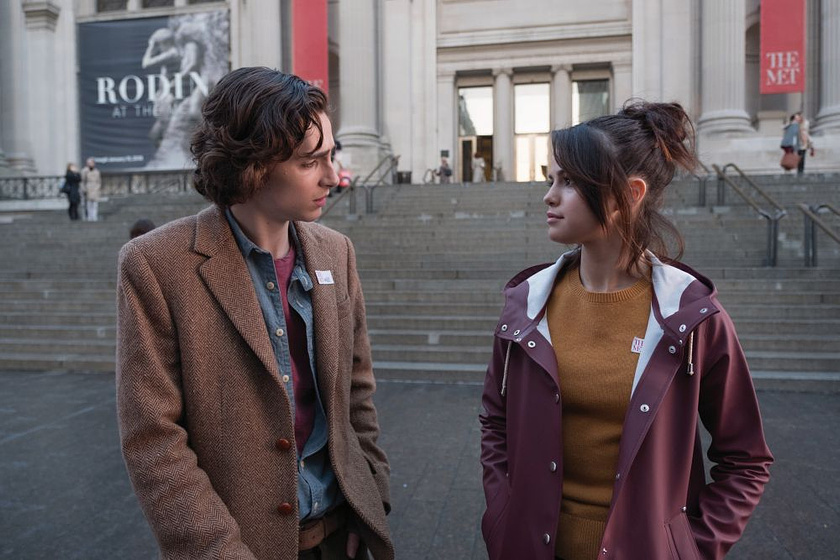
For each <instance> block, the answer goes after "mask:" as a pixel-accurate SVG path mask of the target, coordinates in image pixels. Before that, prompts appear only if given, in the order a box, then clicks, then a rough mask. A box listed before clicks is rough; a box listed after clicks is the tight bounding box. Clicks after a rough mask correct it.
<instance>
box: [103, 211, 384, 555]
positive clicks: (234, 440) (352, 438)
mask: <svg viewBox="0 0 840 560" xmlns="http://www.w3.org/2000/svg"><path fill="white" fill-rule="evenodd" d="M295 227H296V228H297V232H298V237H299V239H300V244H301V249H302V251H303V255H304V258H305V260H306V265H307V271H308V272H309V274H310V276H311V277H312V279H313V280H315V286H314V288H313V289H312V292H310V293H311V295H312V306H313V310H314V316H315V338H316V342H315V346H316V363H317V377H318V384H319V387H320V390H321V394H322V397H323V399H324V406H325V408H326V413H327V421H328V431H329V455H330V460H331V463H332V466H333V469H334V470H335V473H336V477H337V479H338V483H339V486H340V487H341V490H342V492H343V493H344V496H345V497H346V499H347V502H348V503H349V504H350V505H351V506H352V508H353V510H354V511H355V512H356V513H357V515H358V517H359V518H360V519H361V520H362V521H363V522H364V524H365V525H366V526H365V527H362V528H361V530H362V539H363V540H364V542H365V543H366V544H367V546H368V547H369V549H370V551H371V553H372V554H373V556H374V558H376V559H377V560H378V559H392V558H393V557H394V549H393V544H392V542H391V539H390V536H389V531H388V524H387V521H386V519H385V515H386V513H387V510H389V509H390V505H389V500H390V498H389V490H388V477H389V468H388V462H387V458H386V457H385V454H384V453H383V452H382V450H381V449H380V448H379V447H378V446H377V444H376V439H377V436H378V435H379V425H378V423H377V419H376V410H375V408H374V406H373V401H372V396H373V393H374V390H375V382H374V377H373V369H372V365H371V357H370V344H369V342H368V337H367V329H366V323H365V306H364V300H363V297H362V290H361V287H360V285H359V279H358V276H357V273H356V260H355V253H354V250H353V246H352V244H351V243H350V240H349V239H347V238H346V237H345V236H343V235H341V234H339V233H337V232H335V231H332V230H330V229H327V228H325V227H323V226H319V225H316V224H309V223H295ZM316 270H330V271H332V277H333V279H334V281H335V283H334V284H319V283H318V282H317V280H316V274H315V271H316ZM117 305H118V329H117V411H118V416H119V425H120V436H121V439H122V449H123V455H124V457H125V462H126V466H127V468H128V473H129V476H130V478H131V482H132V484H133V486H134V490H135V492H136V493H137V496H138V498H139V500H140V504H141V506H142V508H143V511H144V512H145V515H146V517H147V519H148V520H149V523H150V524H151V527H152V530H153V532H154V534H155V536H156V537H157V539H158V543H159V545H160V549H161V553H162V556H163V557H164V558H225V559H228V558H229V559H234V558H236V559H240V558H241V559H245V558H248V559H253V558H265V559H283V560H294V559H296V558H297V553H298V551H297V538H298V513H297V468H296V455H295V446H294V444H292V446H291V449H290V450H285V451H284V450H281V449H280V448H279V446H275V442H276V441H277V440H278V439H279V438H285V439H287V440H288V441H290V442H294V426H293V419H292V416H291V411H290V403H289V397H288V395H287V394H286V392H285V390H284V388H283V386H282V384H281V382H280V381H279V372H278V368H277V364H276V361H275V358H274V353H273V351H272V347H271V342H270V340H269V338H268V336H269V335H268V333H267V330H266V326H265V322H264V320H263V316H262V313H261V311H260V307H259V303H258V302H257V297H256V293H255V291H254V287H253V284H252V281H251V277H250V275H249V273H248V269H247V265H246V264H245V261H244V259H243V257H242V254H241V253H240V251H239V247H238V246H237V244H236V240H235V239H234V237H233V234H232V233H231V231H230V227H229V225H228V223H227V221H226V219H225V217H224V214H223V213H222V212H221V211H220V210H219V209H217V208H215V207H213V208H208V209H206V210H204V211H202V212H200V213H199V214H197V215H196V216H191V217H189V218H184V219H181V220H177V221H175V222H172V223H170V224H167V225H165V226H163V227H160V228H158V229H156V230H154V231H153V232H151V233H149V234H146V235H143V236H141V237H138V238H137V239H135V240H133V241H131V242H130V243H128V244H126V245H125V246H124V247H123V249H122V251H121V252H120V260H119V283H118V289H117ZM284 502H288V503H290V504H292V505H293V506H294V511H293V512H292V513H291V514H287V515H282V514H281V513H279V511H278V505H279V504H281V503H284Z"/></svg>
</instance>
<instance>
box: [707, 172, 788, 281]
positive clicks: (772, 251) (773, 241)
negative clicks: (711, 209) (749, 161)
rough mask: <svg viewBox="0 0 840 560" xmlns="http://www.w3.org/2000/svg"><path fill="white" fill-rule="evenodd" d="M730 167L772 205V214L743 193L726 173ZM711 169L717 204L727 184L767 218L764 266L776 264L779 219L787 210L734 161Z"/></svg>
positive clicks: (721, 202) (721, 200)
mask: <svg viewBox="0 0 840 560" xmlns="http://www.w3.org/2000/svg"><path fill="white" fill-rule="evenodd" d="M729 167H732V168H733V169H735V170H736V171H737V172H738V173H739V174H740V175H741V177H743V178H744V179H746V180H747V182H748V183H749V184H750V185H752V187H753V188H755V190H757V191H758V192H759V193H761V195H762V196H763V197H764V198H765V199H766V200H767V201H768V202H770V204H771V205H772V206H773V209H774V210H775V212H773V213H772V214H771V213H770V212H769V211H767V210H764V209H763V208H762V207H761V206H759V205H758V203H757V202H755V201H754V200H753V199H752V197H750V196H749V195H748V194H747V193H745V192H744V191H743V190H742V189H741V187H739V186H738V185H737V184H735V181H733V180H732V179H731V178H730V177H728V176H727V175H726V169H728V168H729ZM712 169H714V170H715V172H716V173H717V176H718V204H720V205H722V204H723V202H724V196H723V192H724V186H725V185H729V186H730V187H732V190H734V191H735V192H736V193H738V196H740V197H741V198H742V199H743V200H744V202H746V203H747V204H748V205H749V206H750V207H752V209H753V210H755V211H756V213H758V215H759V216H761V217H762V218H764V219H765V220H767V263H766V266H776V261H777V256H778V252H779V220H781V219H782V218H784V217H785V216H786V215H787V210H785V209H784V208H782V207H781V206H780V205H779V203H778V202H776V201H775V200H773V199H772V198H771V197H770V196H769V195H768V194H767V193H765V192H764V191H763V190H761V189H760V188H759V187H758V185H756V184H755V183H754V182H753V181H752V180H751V179H750V178H749V177H747V176H746V175H744V172H743V171H741V169H740V168H739V167H738V166H737V165H735V164H734V163H728V164H726V165H725V166H724V167H723V169H721V168H720V167H718V166H717V164H712Z"/></svg>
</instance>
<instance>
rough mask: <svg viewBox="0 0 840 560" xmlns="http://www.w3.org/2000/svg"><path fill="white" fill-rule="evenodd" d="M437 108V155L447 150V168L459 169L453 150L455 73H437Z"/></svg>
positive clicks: (454, 132)
mask: <svg viewBox="0 0 840 560" xmlns="http://www.w3.org/2000/svg"><path fill="white" fill-rule="evenodd" d="M437 86H438V87H437V106H438V122H437V147H438V152H437V154H438V155H440V150H449V158H447V159H449V167H451V168H452V169H453V170H455V169H459V168H458V167H457V165H458V164H459V162H458V161H457V156H458V154H457V153H456V150H455V145H456V142H457V138H456V136H455V135H456V134H457V131H456V130H455V126H456V124H455V123H456V122H457V116H456V114H455V111H456V110H457V104H456V103H455V100H456V98H457V95H458V94H457V92H456V91H455V73H454V72H446V71H439V72H438V76H437Z"/></svg>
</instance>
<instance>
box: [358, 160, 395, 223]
mask: <svg viewBox="0 0 840 560" xmlns="http://www.w3.org/2000/svg"><path fill="white" fill-rule="evenodd" d="M386 162H388V166H387V167H386V168H385V170H384V171H383V172H382V173H381V175H380V176H379V177H378V178H377V179H376V181H374V182H373V183H372V184H368V182H369V181H370V179H371V177H373V176H374V174H376V173H378V172H379V170H380V169H381V168H382V166H383V164H385V163H386ZM399 162H400V156H394V155H390V154H389V155H387V156H385V157H384V158H382V160H380V162H379V163H378V164H377V165H376V167H374V168H373V171H371V172H370V173H368V175H367V177H365V178H364V179H363V180H362V181H360V185H359V186H360V187H361V188H363V189H364V190H365V213H366V214H373V213H374V212H375V210H374V208H373V192H374V191H375V190H376V187H378V186H379V185H384V184H385V177H387V176H388V175H391V176H392V179H393V174H394V171H395V170H396V169H397V165H398V164H399Z"/></svg>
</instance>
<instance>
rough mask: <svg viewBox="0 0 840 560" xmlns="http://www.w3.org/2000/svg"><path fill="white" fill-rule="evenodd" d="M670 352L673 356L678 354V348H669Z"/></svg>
mask: <svg viewBox="0 0 840 560" xmlns="http://www.w3.org/2000/svg"><path fill="white" fill-rule="evenodd" d="M668 352H670V353H671V354H676V353H677V348H676V346H669V347H668Z"/></svg>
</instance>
